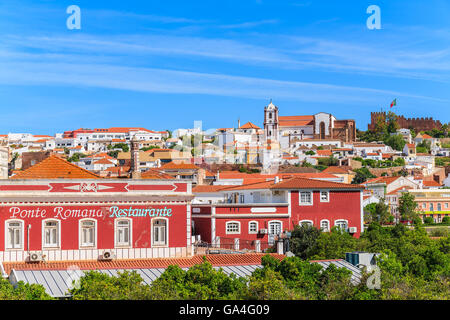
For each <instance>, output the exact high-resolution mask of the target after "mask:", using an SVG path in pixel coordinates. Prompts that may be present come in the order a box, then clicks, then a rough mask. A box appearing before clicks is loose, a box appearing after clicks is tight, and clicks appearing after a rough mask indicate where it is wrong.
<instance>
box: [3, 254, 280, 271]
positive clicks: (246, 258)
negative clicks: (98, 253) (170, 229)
mask: <svg viewBox="0 0 450 320" xmlns="http://www.w3.org/2000/svg"><path fill="white" fill-rule="evenodd" d="M264 255H266V254H263V253H245V254H212V255H206V256H205V257H206V260H207V261H208V262H210V263H211V264H212V265H213V266H217V267H219V266H233V265H259V264H261V258H262V257H263V256H264ZM270 255H271V256H273V257H274V258H275V259H278V260H283V259H284V258H285V256H284V255H280V254H275V253H272V254H270ZM202 262H203V256H201V255H197V256H193V257H187V258H154V259H124V260H112V261H89V260H80V261H54V262H51V261H48V262H37V263H27V262H3V267H4V269H5V272H6V273H7V274H10V273H11V270H12V269H14V270H67V268H68V267H69V266H73V265H75V266H78V267H79V268H80V270H103V269H150V268H167V267H168V266H170V265H178V266H180V267H182V268H184V267H192V266H193V265H196V264H201V263H202Z"/></svg>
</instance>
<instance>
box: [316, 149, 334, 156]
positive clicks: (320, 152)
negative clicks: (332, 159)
mask: <svg viewBox="0 0 450 320" xmlns="http://www.w3.org/2000/svg"><path fill="white" fill-rule="evenodd" d="M316 152H317V155H318V156H331V155H332V153H331V150H316Z"/></svg>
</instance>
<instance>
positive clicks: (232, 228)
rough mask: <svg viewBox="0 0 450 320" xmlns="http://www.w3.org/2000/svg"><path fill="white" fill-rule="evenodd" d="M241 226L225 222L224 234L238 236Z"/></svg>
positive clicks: (236, 223) (237, 223)
mask: <svg viewBox="0 0 450 320" xmlns="http://www.w3.org/2000/svg"><path fill="white" fill-rule="evenodd" d="M240 227H241V224H240V223H239V222H234V221H233V222H227V223H226V233H227V234H239V233H241V228H240Z"/></svg>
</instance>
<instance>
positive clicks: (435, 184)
mask: <svg viewBox="0 0 450 320" xmlns="http://www.w3.org/2000/svg"><path fill="white" fill-rule="evenodd" d="M423 185H424V186H425V187H441V186H442V185H441V184H439V183H438V182H436V181H434V180H428V181H426V180H424V181H423Z"/></svg>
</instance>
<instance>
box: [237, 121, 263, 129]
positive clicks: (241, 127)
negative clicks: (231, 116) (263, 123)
mask: <svg viewBox="0 0 450 320" xmlns="http://www.w3.org/2000/svg"><path fill="white" fill-rule="evenodd" d="M239 129H261V128H260V127H258V126H257V125H255V124H253V123H251V122H247V123H246V124H244V125H242V126H240V127H239Z"/></svg>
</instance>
